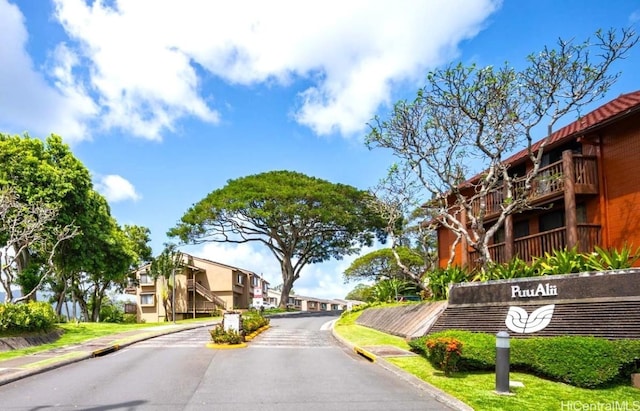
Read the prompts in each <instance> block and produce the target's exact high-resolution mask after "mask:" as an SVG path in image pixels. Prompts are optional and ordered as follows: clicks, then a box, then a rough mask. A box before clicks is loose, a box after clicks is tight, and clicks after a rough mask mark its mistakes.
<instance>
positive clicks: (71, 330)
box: [0, 317, 216, 361]
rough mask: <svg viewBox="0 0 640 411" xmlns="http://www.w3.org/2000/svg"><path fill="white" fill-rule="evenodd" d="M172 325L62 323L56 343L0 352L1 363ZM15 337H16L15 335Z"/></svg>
mask: <svg viewBox="0 0 640 411" xmlns="http://www.w3.org/2000/svg"><path fill="white" fill-rule="evenodd" d="M211 320H216V318H213V317H211V318H196V319H189V320H180V321H176V323H177V324H188V323H195V322H206V321H211ZM169 324H171V323H142V324H115V323H74V322H70V323H62V324H58V325H57V327H58V328H60V329H62V330H63V331H64V334H63V335H62V336H61V337H60V338H59V339H58V340H56V341H54V342H52V343H49V344H42V345H38V346H34V347H29V348H22V349H18V350H11V351H5V352H0V361H3V360H8V359H11V358H16V357H22V356H24V355H30V354H35V353H38V352H42V351H47V350H52V349H55V348H60V347H64V346H67V345H74V344H80V343H83V342H85V341H89V340H93V339H94V338H99V337H104V336H107V335H112V334H118V333H122V332H127V331H132V330H140V329H150V331H151V329H152V328H153V327H158V326H166V325H169ZM13 336H15V335H13Z"/></svg>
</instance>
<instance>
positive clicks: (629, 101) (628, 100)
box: [505, 90, 640, 164]
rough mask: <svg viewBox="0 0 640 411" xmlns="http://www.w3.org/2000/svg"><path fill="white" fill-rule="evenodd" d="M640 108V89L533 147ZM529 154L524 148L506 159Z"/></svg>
mask: <svg viewBox="0 0 640 411" xmlns="http://www.w3.org/2000/svg"><path fill="white" fill-rule="evenodd" d="M638 109H640V90H638V91H634V92H631V93H627V94H621V95H620V96H619V97H618V98H615V99H613V100H611V101H609V102H608V103H606V104H604V105H602V106H600V107H598V108H597V109H595V110H593V111H592V112H590V113H588V114H586V115H585V116H583V117H581V118H579V119H578V120H576V121H574V122H573V123H571V124H568V125H566V126H564V127H562V128H561V129H560V130H558V131H556V132H555V133H553V134H551V136H550V137H549V139H548V140H546V138H543V139H540V140H539V141H537V142H536V143H534V145H533V146H532V149H533V150H534V151H535V150H537V149H538V148H539V147H540V145H541V144H542V143H543V141H546V143H545V144H546V145H547V146H554V145H559V144H561V143H563V142H565V141H569V140H572V139H574V138H575V137H577V136H579V135H581V134H584V133H586V132H588V131H590V130H592V129H596V128H598V127H601V126H603V125H605V124H608V123H609V122H611V121H613V120H615V119H618V118H620V117H624V116H626V115H627V114H630V113H633V112H635V111H636V110H638ZM526 156H527V150H526V149H524V150H522V151H519V152H518V153H516V154H514V155H512V156H511V157H509V158H508V159H506V160H505V163H507V164H511V163H516V162H518V161H520V160H522V159H524V158H525V157H526Z"/></svg>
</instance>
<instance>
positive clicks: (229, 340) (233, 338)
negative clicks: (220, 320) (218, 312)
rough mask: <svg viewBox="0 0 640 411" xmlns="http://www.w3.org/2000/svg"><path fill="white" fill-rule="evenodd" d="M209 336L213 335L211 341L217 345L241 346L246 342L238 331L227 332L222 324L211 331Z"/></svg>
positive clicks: (230, 330)
mask: <svg viewBox="0 0 640 411" xmlns="http://www.w3.org/2000/svg"><path fill="white" fill-rule="evenodd" d="M209 334H211V340H212V341H213V342H214V343H216V344H240V343H241V342H242V341H243V340H244V338H243V337H242V335H241V334H240V333H239V332H238V331H236V330H234V329H229V330H225V329H224V327H223V326H222V324H218V325H216V326H215V327H214V328H212V329H211V330H209Z"/></svg>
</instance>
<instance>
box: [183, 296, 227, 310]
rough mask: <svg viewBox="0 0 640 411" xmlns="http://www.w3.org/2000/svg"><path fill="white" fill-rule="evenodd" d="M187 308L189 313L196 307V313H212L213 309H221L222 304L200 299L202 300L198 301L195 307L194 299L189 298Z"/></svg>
mask: <svg viewBox="0 0 640 411" xmlns="http://www.w3.org/2000/svg"><path fill="white" fill-rule="evenodd" d="M186 308H187V310H186V311H187V313H193V311H194V309H195V312H196V313H211V312H212V311H216V310H218V309H220V306H219V305H218V304H216V303H213V302H211V301H203V300H200V301H196V303H195V307H194V304H193V300H192V299H189V301H188V303H187V307H186Z"/></svg>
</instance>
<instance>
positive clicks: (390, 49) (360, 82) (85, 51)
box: [0, 0, 640, 298]
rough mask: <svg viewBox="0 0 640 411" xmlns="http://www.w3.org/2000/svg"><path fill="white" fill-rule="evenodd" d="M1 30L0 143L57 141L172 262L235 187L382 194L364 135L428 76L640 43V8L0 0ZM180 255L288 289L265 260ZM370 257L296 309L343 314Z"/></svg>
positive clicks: (338, 273)
mask: <svg viewBox="0 0 640 411" xmlns="http://www.w3.org/2000/svg"><path fill="white" fill-rule="evenodd" d="M0 27H1V28H2V30H0V132H2V133H5V134H12V135H13V134H19V135H23V134H25V133H28V134H29V135H30V136H31V137H38V138H46V137H47V136H48V135H50V134H57V135H60V136H61V137H62V138H63V139H64V141H65V142H66V143H67V144H69V146H70V147H71V150H72V152H73V153H74V155H75V156H76V157H77V158H78V159H80V161H82V162H83V163H84V164H85V166H86V167H87V168H88V169H89V171H90V172H91V175H92V178H93V182H94V186H95V188H96V189H97V190H98V191H99V192H100V193H102V194H103V195H104V196H105V197H106V198H107V200H108V201H109V204H110V206H111V211H112V214H113V216H114V217H115V218H116V220H117V221H118V223H119V224H121V225H124V224H135V225H141V226H145V227H148V228H149V229H150V230H151V238H152V243H151V245H152V247H153V249H154V252H155V253H156V254H158V253H160V252H161V251H162V248H163V244H165V243H166V242H168V241H174V242H175V241H176V239H171V238H168V237H167V236H166V232H167V231H168V230H169V229H170V228H172V227H174V226H175V225H176V223H177V222H178V221H179V220H180V218H181V217H182V215H184V213H185V212H186V211H187V210H188V209H189V207H191V206H192V205H193V204H195V203H197V202H198V201H200V200H201V199H203V198H204V197H205V196H206V195H207V194H208V193H210V192H211V191H214V190H217V189H220V188H222V187H224V185H225V184H226V182H227V181H229V180H231V179H236V178H239V177H243V176H247V175H252V174H258V173H262V172H266V171H272V170H292V171H297V172H301V173H304V174H307V175H309V176H313V177H318V178H322V179H325V180H328V181H331V182H334V183H343V184H350V185H352V186H355V187H357V188H359V189H362V190H366V189H369V188H371V187H373V186H374V185H376V184H377V183H378V181H379V180H380V179H381V178H383V177H384V176H385V175H386V173H387V170H388V168H389V166H390V165H391V164H392V163H393V162H394V157H393V156H392V154H391V153H390V152H387V151H385V150H382V149H373V150H369V149H368V148H367V147H366V146H365V145H364V138H365V136H366V134H367V130H368V126H367V124H368V122H370V121H371V119H372V118H374V116H376V115H377V116H380V117H381V118H385V116H387V115H388V113H389V110H390V109H391V108H392V107H393V104H394V103H395V102H396V101H398V100H400V99H412V98H414V97H415V94H416V91H417V89H418V88H419V87H421V86H423V85H424V82H425V79H426V75H427V73H428V72H429V71H430V70H433V69H436V68H441V67H445V66H446V65H449V64H453V63H457V62H462V63H463V64H477V65H478V66H487V65H502V64H503V63H505V62H508V63H509V64H512V65H513V66H514V67H516V68H517V67H522V66H523V65H524V64H525V58H526V56H527V55H529V54H531V53H535V52H538V51H540V50H542V48H543V47H544V46H545V45H548V46H553V45H554V44H556V41H557V40H558V39H559V38H563V39H574V40H576V41H577V42H581V41H583V40H586V39H587V38H589V37H593V33H594V32H595V31H596V30H598V29H603V30H607V29H610V28H614V29H621V28H627V27H632V28H634V29H635V30H636V31H640V30H639V29H640V0H633V1H631V0H611V1H607V2H604V1H601V0H563V1H557V0H506V1H497V0H423V1H415V0H393V1H391V0H350V1H337V0H324V1H321V2H320V1H296V0H291V1H289V0H282V1H277V0H272V1H264V0H262V1H261V0H256V1H207V0H193V1H184V0H112V1H109V0H103V1H99V0H95V1H85V0H39V1H33V0H0ZM612 71H614V72H620V73H621V75H620V78H619V80H618V82H617V83H616V84H615V85H614V86H613V87H612V88H611V89H610V90H609V92H608V93H607V95H606V96H605V98H604V99H603V100H600V101H598V104H596V105H595V106H593V107H591V108H595V107H597V106H598V105H600V104H604V103H605V102H607V101H609V100H611V99H612V98H615V97H616V96H618V95H620V94H622V93H627V92H631V91H636V90H638V89H640V76H638V73H639V71H640V47H639V46H636V47H635V48H634V49H632V50H631V53H630V54H629V56H628V57H627V58H626V59H625V60H624V61H620V62H617V63H616V64H615V65H614V66H613V67H612ZM573 120H575V117H574V118H566V119H563V120H561V121H560V123H559V124H558V126H562V125H565V124H568V123H570V122H571V121H573ZM540 137H542V136H540ZM380 246H381V245H380V244H377V245H375V246H374V247H373V248H370V249H366V248H365V249H363V250H362V251H361V254H360V255H362V254H364V253H367V252H369V251H371V250H373V249H375V248H378V247H380ZM181 249H182V250H184V251H186V252H189V253H191V254H194V255H197V256H200V257H203V258H208V259H211V260H214V261H218V262H221V263H224V264H228V265H232V266H237V267H240V268H244V269H247V270H251V271H254V272H256V273H259V274H262V275H263V276H264V277H265V278H266V279H267V280H268V281H269V282H270V283H271V285H272V286H273V285H277V284H279V283H281V282H282V280H281V275H280V269H279V265H278V263H277V261H276V260H275V258H274V257H273V255H272V254H271V252H270V251H269V250H268V249H266V248H264V247H263V246H262V247H261V246H259V245H258V244H245V245H230V244H220V243H207V244H201V245H197V246H195V245H187V246H183V247H181ZM356 257H357V255H353V256H346V257H345V258H343V259H342V260H339V261H336V260H332V261H328V262H325V263H321V264H315V265H310V266H307V267H306V269H305V270H303V272H302V275H301V278H300V279H299V280H298V281H297V282H296V283H295V284H294V289H295V291H296V293H297V294H300V295H306V296H313V297H318V298H344V297H345V295H346V294H347V293H348V292H349V291H350V290H352V289H353V288H354V287H355V285H356V283H347V284H345V283H344V281H343V275H342V273H343V272H344V270H345V269H346V268H347V267H348V266H349V265H350V264H351V262H352V261H353V260H354V259H355V258H356Z"/></svg>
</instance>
